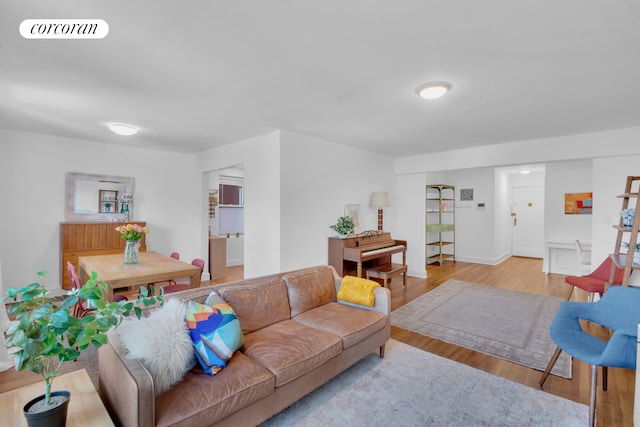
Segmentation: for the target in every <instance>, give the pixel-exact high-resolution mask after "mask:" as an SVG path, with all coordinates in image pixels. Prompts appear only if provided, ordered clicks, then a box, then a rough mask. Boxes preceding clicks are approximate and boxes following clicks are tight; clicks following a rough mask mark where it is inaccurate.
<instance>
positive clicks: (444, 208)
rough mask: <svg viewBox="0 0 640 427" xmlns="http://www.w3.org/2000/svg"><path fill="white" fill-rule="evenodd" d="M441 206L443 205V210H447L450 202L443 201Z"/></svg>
mask: <svg viewBox="0 0 640 427" xmlns="http://www.w3.org/2000/svg"><path fill="white" fill-rule="evenodd" d="M440 206H441V207H442V212H446V211H447V208H448V207H449V204H448V203H441V204H440Z"/></svg>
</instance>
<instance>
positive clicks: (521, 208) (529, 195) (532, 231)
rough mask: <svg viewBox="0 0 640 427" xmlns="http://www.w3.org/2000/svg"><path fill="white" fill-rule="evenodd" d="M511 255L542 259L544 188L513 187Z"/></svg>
mask: <svg viewBox="0 0 640 427" xmlns="http://www.w3.org/2000/svg"><path fill="white" fill-rule="evenodd" d="M511 221H512V224H511V229H512V233H511V255H513V256H522V257H530V258H543V257H544V187H539V186H535V187H513V188H512V195H511Z"/></svg>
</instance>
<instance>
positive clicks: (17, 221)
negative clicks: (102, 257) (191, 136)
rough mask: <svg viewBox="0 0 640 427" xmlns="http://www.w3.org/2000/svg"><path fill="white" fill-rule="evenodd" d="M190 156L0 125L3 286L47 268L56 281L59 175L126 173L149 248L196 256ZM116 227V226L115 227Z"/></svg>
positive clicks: (49, 279)
mask: <svg viewBox="0 0 640 427" xmlns="http://www.w3.org/2000/svg"><path fill="white" fill-rule="evenodd" d="M191 158H192V157H191V156H187V155H182V154H176V153H168V152H162V151H154V150H144V149H138V148H135V146H134V145H133V144H132V147H129V148H123V147H122V146H116V145H111V144H100V143H94V142H91V141H80V140H73V139H65V138H56V137H51V136H43V135H36V134H27V133H22V132H12V131H6V130H0V199H1V200H2V201H1V202H0V203H1V205H0V258H1V259H2V262H3V271H2V274H3V280H4V286H5V287H17V286H24V285H26V284H29V283H32V282H34V281H35V280H36V279H37V276H36V272H38V271H42V270H51V272H50V273H49V274H48V275H47V276H46V277H45V285H46V286H47V287H48V288H59V287H60V241H59V233H60V231H59V229H60V227H59V224H60V222H61V221H64V219H65V218H64V215H65V175H66V173H67V172H84V173H96V174H105V175H119V176H132V177H134V180H135V183H134V186H135V190H134V193H135V200H134V205H135V211H134V218H133V219H135V220H144V221H147V222H148V224H149V227H150V232H149V234H148V236H147V245H148V249H149V250H155V251H159V252H163V253H169V252H170V251H172V250H181V251H182V253H184V254H185V256H186V257H196V255H199V254H200V253H199V252H198V251H197V247H198V246H197V242H198V239H197V234H196V233H194V232H193V230H197V229H199V228H200V224H199V223H198V219H199V215H200V209H199V207H197V206H194V203H193V201H194V200H197V197H198V191H199V189H198V188H197V187H195V186H194V185H193V182H194V179H197V174H196V173H195V172H194V171H193V168H192V167H191V165H192V163H193V161H192V160H191ZM114 233H115V231H114Z"/></svg>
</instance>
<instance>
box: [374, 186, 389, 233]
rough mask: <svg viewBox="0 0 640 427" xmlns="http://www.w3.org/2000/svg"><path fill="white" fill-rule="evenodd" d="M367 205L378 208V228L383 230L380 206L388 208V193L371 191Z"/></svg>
mask: <svg viewBox="0 0 640 427" xmlns="http://www.w3.org/2000/svg"><path fill="white" fill-rule="evenodd" d="M369 206H371V207H372V208H378V230H383V228H382V208H388V207H389V206H391V203H389V193H388V192H386V191H376V192H373V193H371V199H370V200H369Z"/></svg>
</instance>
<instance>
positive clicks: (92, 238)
mask: <svg viewBox="0 0 640 427" xmlns="http://www.w3.org/2000/svg"><path fill="white" fill-rule="evenodd" d="M123 224H139V225H140V226H142V227H144V226H146V225H147V223H146V222H141V221H127V222H117V221H111V222H86V221H85V222H61V223H60V276H61V277H60V283H62V289H71V283H70V282H69V275H68V274H67V261H71V264H73V265H74V266H75V268H76V271H78V258H79V257H81V256H91V255H106V254H117V253H122V256H123V257H124V246H125V240H124V239H123V238H122V237H120V234H118V232H117V231H116V230H115V228H116V227H117V226H119V225H123ZM146 250H147V240H146V236H143V237H142V241H141V242H140V251H146ZM98 279H99V278H98Z"/></svg>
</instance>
